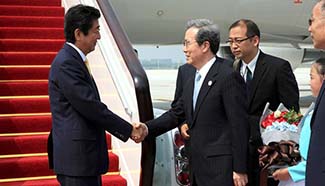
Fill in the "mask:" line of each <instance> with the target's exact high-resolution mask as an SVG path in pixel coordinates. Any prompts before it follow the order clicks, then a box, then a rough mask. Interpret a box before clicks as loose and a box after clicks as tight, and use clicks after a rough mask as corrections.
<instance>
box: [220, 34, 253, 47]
mask: <svg viewBox="0 0 325 186" xmlns="http://www.w3.org/2000/svg"><path fill="white" fill-rule="evenodd" d="M254 36H255V35H254ZM254 36H249V37H246V38H244V39H237V38H236V39H229V40H228V41H226V43H229V45H232V44H236V45H239V44H240V43H242V42H243V41H246V40H248V39H250V38H252V37H254Z"/></svg>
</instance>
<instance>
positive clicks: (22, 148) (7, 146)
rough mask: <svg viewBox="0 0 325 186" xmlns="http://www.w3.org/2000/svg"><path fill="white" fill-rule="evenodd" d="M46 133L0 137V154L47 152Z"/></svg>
mask: <svg viewBox="0 0 325 186" xmlns="http://www.w3.org/2000/svg"><path fill="white" fill-rule="evenodd" d="M47 138H48V135H31V136H10V137H3V136H2V137H0V147H1V149H0V155H7V154H31V153H43V152H47V150H46V149H47Z"/></svg>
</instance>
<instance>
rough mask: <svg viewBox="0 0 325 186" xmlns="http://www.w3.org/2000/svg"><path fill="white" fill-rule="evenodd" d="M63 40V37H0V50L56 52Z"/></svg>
mask: <svg viewBox="0 0 325 186" xmlns="http://www.w3.org/2000/svg"><path fill="white" fill-rule="evenodd" d="M64 42H65V40H63V39H0V46H1V48H0V51H2V52H8V51H25V52H27V51H30V52H38V51H40V52H57V51H59V50H60V49H61V48H62V46H63V43H64Z"/></svg>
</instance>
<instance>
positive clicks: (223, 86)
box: [147, 58, 249, 186]
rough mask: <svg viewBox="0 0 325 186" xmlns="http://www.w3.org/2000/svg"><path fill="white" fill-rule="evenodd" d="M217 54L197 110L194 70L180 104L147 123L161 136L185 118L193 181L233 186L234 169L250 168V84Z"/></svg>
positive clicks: (241, 171)
mask: <svg viewBox="0 0 325 186" xmlns="http://www.w3.org/2000/svg"><path fill="white" fill-rule="evenodd" d="M223 61H224V59H221V58H217V60H216V61H215V63H214V64H213V65H212V67H211V68H210V70H209V72H208V74H207V76H206V78H205V79H204V82H203V84H202V87H201V89H200V92H199V95H198V98H197V103H196V105H197V106H196V109H195V111H193V106H192V97H193V86H194V74H193V75H192V76H191V77H189V78H190V79H189V81H188V83H187V84H186V86H185V87H184V90H183V94H182V97H181V98H180V99H179V101H178V102H177V106H176V107H175V108H172V109H170V110H169V111H168V112H166V113H164V114H163V115H162V116H160V117H159V118H157V119H155V120H151V121H149V122H147V125H148V128H149V135H151V136H157V135H160V134H162V133H164V132H166V131H168V130H170V129H172V128H175V127H177V126H178V124H179V123H182V122H183V121H185V120H186V122H187V123H188V124H189V127H190V130H189V133H190V136H191V138H190V140H189V144H190V165H191V180H193V176H194V177H195V180H196V183H197V184H198V185H200V186H211V185H223V186H228V185H229V186H232V185H233V178H232V172H233V171H236V172H240V173H245V172H246V171H247V168H246V166H247V161H246V160H247V143H248V136H249V128H248V122H247V112H246V96H245V83H244V81H243V79H242V78H241V77H240V75H239V74H238V73H237V72H234V71H233V69H232V68H231V67H229V65H225V64H224V63H223Z"/></svg>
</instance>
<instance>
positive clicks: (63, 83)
mask: <svg viewBox="0 0 325 186" xmlns="http://www.w3.org/2000/svg"><path fill="white" fill-rule="evenodd" d="M49 96H50V106H51V113H52V131H51V134H50V136H49V142H48V144H49V146H48V147H49V148H48V154H49V161H50V165H51V164H52V165H53V166H54V172H55V173H56V174H63V175H68V176H98V175H100V174H103V173H106V172H107V170H108V149H107V143H106V133H105V130H107V131H108V132H110V133H111V134H113V135H114V136H116V137H117V138H119V139H121V140H123V141H127V140H128V138H129V137H130V135H131V131H132V126H131V125H130V124H129V123H128V122H126V121H125V120H123V119H121V118H120V117H118V116H117V115H115V114H114V113H113V112H111V111H110V110H108V109H107V107H106V105H105V104H103V103H102V102H101V101H100V97H99V93H98V90H97V87H96V84H95V82H94V80H93V78H92V77H91V75H90V74H89V73H88V70H87V67H86V65H85V64H84V62H83V60H82V58H81V56H80V55H79V53H78V52H77V51H76V50H75V49H74V48H72V47H71V46H69V45H67V44H64V46H63V48H62V49H61V50H60V51H59V53H58V54H57V56H56V57H55V59H54V60H53V62H52V65H51V69H50V73H49Z"/></svg>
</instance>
